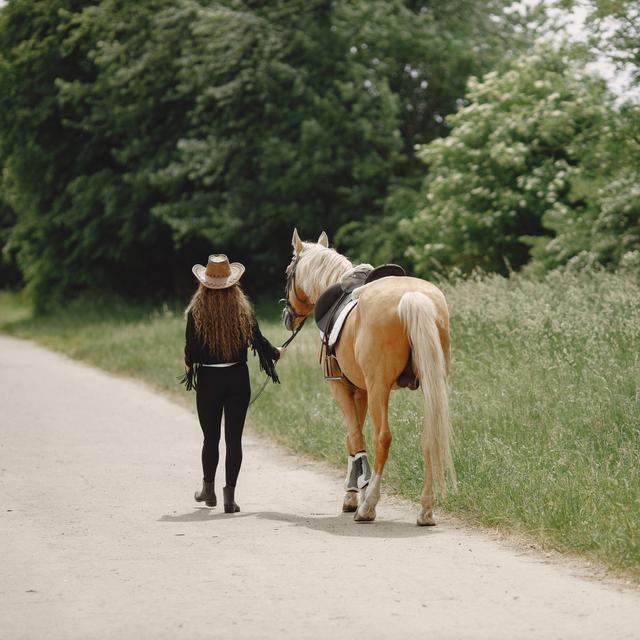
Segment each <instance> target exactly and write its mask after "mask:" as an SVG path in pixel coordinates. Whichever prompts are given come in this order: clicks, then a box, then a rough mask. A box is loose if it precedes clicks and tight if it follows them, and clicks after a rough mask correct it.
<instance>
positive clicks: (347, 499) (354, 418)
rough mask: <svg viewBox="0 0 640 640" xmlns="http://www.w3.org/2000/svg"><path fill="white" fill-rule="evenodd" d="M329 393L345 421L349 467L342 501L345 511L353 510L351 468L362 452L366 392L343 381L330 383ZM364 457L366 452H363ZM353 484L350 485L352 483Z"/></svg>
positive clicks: (355, 502)
mask: <svg viewBox="0 0 640 640" xmlns="http://www.w3.org/2000/svg"><path fill="white" fill-rule="evenodd" d="M330 386H331V393H332V394H333V397H334V398H335V400H336V402H337V403H338V406H339V407H340V408H341V409H342V413H343V414H344V417H345V421H346V423H347V452H348V454H349V467H348V469H347V479H346V482H345V485H346V486H345V489H346V493H345V496H344V501H343V503H342V510H343V511H345V512H351V511H355V510H356V509H357V508H358V489H357V484H355V483H354V482H353V481H351V479H350V476H352V475H353V474H352V469H353V464H354V459H355V456H356V454H361V453H364V450H365V445H364V435H363V433H362V427H363V425H364V420H365V417H366V415H367V392H366V391H365V390H363V389H358V388H355V387H352V386H351V385H350V384H348V383H346V382H343V381H334V382H332V383H331V385H330ZM364 456H365V457H366V453H365V454H364ZM354 484H355V486H352V485H354Z"/></svg>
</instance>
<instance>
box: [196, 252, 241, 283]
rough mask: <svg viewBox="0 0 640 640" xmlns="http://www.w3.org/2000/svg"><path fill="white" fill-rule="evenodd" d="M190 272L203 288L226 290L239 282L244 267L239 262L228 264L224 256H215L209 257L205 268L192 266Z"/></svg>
mask: <svg viewBox="0 0 640 640" xmlns="http://www.w3.org/2000/svg"><path fill="white" fill-rule="evenodd" d="M191 271H193V275H194V276H195V277H196V278H198V280H200V282H202V284H203V285H204V286H205V287H208V288H209V289H226V288H227V287H232V286H233V285H234V284H235V283H236V282H238V280H240V278H241V277H242V274H243V273H244V265H243V264H240V263H239V262H231V263H229V258H227V256H225V255H224V254H215V255H212V256H209V261H208V262H207V266H206V267H203V266H202V265H201V264H194V265H193V267H192V269H191Z"/></svg>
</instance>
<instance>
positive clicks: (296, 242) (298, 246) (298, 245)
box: [291, 229, 302, 253]
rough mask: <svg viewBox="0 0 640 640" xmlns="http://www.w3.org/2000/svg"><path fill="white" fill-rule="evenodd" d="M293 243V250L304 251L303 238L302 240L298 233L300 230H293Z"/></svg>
mask: <svg viewBox="0 0 640 640" xmlns="http://www.w3.org/2000/svg"><path fill="white" fill-rule="evenodd" d="M291 244H292V245H293V250H294V251H295V252H296V253H300V252H301V251H302V240H300V236H299V235H298V230H297V229H294V230H293V237H292V238H291Z"/></svg>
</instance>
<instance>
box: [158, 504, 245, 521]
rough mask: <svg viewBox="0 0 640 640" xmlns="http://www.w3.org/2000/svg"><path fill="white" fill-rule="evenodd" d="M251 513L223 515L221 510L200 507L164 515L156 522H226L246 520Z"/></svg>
mask: <svg viewBox="0 0 640 640" xmlns="http://www.w3.org/2000/svg"><path fill="white" fill-rule="evenodd" d="M250 515H253V514H251V513H224V511H222V509H218V510H215V509H214V508H213V507H211V508H209V507H202V508H200V509H196V510H195V511H190V512H189V513H180V514H178V515H175V516H171V515H164V516H161V517H160V518H158V522H204V521H205V520H226V519H227V518H246V517H247V516H250Z"/></svg>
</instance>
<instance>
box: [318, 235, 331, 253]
mask: <svg viewBox="0 0 640 640" xmlns="http://www.w3.org/2000/svg"><path fill="white" fill-rule="evenodd" d="M318 244H321V245H322V246H323V247H327V249H328V248H329V236H328V235H327V234H326V232H325V231H323V232H322V233H321V234H320V237H319V238H318Z"/></svg>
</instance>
